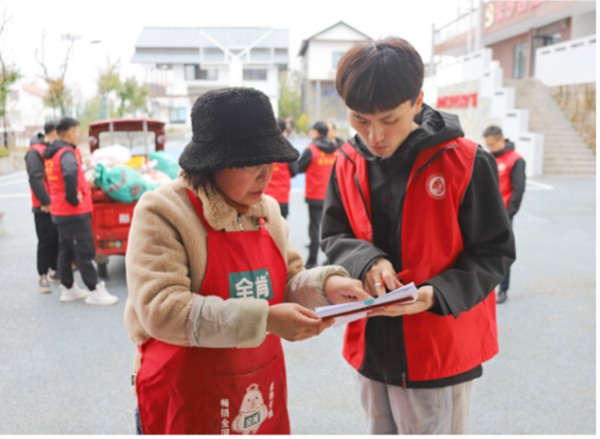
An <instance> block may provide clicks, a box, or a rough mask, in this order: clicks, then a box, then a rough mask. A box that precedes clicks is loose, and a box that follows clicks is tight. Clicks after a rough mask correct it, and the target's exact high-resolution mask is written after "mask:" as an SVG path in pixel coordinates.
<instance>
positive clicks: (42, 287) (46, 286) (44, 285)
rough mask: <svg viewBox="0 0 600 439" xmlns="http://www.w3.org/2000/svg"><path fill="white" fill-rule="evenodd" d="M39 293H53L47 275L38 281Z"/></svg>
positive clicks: (43, 275)
mask: <svg viewBox="0 0 600 439" xmlns="http://www.w3.org/2000/svg"><path fill="white" fill-rule="evenodd" d="M38 291H39V292H40V293H42V294H48V293H51V292H52V288H51V287H50V282H48V277H47V276H46V275H45V274H42V275H41V276H40V278H39V279H38Z"/></svg>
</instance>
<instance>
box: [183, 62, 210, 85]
mask: <svg viewBox="0 0 600 439" xmlns="http://www.w3.org/2000/svg"><path fill="white" fill-rule="evenodd" d="M183 69H184V77H185V80H186V81H195V80H197V79H200V80H205V81H216V80H218V79H219V70H218V69H201V68H200V65H198V64H185V65H184V66H183Z"/></svg>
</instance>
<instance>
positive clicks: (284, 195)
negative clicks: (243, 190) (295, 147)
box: [265, 117, 296, 218]
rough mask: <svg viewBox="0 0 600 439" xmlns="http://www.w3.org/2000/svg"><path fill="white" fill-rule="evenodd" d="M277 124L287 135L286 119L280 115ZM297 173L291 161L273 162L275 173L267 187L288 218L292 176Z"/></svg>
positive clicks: (284, 134)
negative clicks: (290, 163)
mask: <svg viewBox="0 0 600 439" xmlns="http://www.w3.org/2000/svg"><path fill="white" fill-rule="evenodd" d="M277 126H278V127H279V130H280V131H281V135H282V136H284V137H287V124H286V123H285V120H283V119H282V118H280V117H278V118H277ZM294 175H296V170H295V167H293V166H292V167H290V165H289V163H273V173H272V174H271V181H270V182H269V185H268V186H267V188H266V189H265V194H267V195H270V196H272V197H273V198H275V200H277V202H278V203H279V209H280V210H281V216H282V217H284V218H287V216H288V214H289V212H290V210H289V205H290V190H291V188H292V182H291V179H292V177H293V176H294Z"/></svg>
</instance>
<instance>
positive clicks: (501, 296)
mask: <svg viewBox="0 0 600 439" xmlns="http://www.w3.org/2000/svg"><path fill="white" fill-rule="evenodd" d="M506 293H507V292H506V291H504V290H498V293H497V294H496V303H498V304H500V303H504V302H506V299H508V295H507V294H506Z"/></svg>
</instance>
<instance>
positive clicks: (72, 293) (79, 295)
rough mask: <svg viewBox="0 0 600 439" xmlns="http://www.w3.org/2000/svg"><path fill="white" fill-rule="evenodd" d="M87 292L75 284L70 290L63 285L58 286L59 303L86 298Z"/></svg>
mask: <svg viewBox="0 0 600 439" xmlns="http://www.w3.org/2000/svg"><path fill="white" fill-rule="evenodd" d="M88 294H89V291H88V290H87V289H86V290H84V289H83V288H80V287H79V286H78V285H77V284H76V283H75V282H73V286H72V287H71V288H67V287H65V286H64V285H61V286H60V301H61V302H73V301H74V300H78V299H83V298H84V297H87V296H88Z"/></svg>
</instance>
